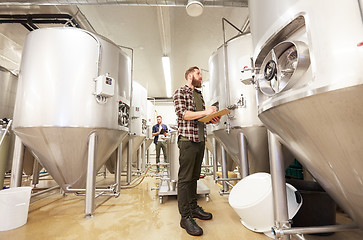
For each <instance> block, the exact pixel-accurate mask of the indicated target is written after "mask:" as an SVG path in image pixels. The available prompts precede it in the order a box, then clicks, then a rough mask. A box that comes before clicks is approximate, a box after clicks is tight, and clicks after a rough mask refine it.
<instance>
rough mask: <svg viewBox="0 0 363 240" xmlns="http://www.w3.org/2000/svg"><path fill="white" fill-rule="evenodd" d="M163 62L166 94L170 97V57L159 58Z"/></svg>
mask: <svg viewBox="0 0 363 240" xmlns="http://www.w3.org/2000/svg"><path fill="white" fill-rule="evenodd" d="M161 61H162V63H163V70H164V78H165V88H166V96H167V97H171V71H170V58H169V57H167V56H164V57H162V58H161Z"/></svg>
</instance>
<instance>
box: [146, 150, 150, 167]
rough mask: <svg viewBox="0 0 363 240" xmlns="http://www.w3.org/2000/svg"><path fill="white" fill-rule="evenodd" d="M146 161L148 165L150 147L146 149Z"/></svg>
mask: <svg viewBox="0 0 363 240" xmlns="http://www.w3.org/2000/svg"><path fill="white" fill-rule="evenodd" d="M146 163H147V165H149V163H150V149H149V148H148V149H147V150H146Z"/></svg>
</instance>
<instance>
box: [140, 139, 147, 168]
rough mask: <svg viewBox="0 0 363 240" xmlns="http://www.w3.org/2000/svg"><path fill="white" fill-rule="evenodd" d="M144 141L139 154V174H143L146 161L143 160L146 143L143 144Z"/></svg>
mask: <svg viewBox="0 0 363 240" xmlns="http://www.w3.org/2000/svg"><path fill="white" fill-rule="evenodd" d="M145 141H146V140H144V141H143V142H142V147H141V149H142V152H141V172H145V165H146V160H145V154H146V149H145V148H146V143H145Z"/></svg>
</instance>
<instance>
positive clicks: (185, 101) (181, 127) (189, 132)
mask: <svg viewBox="0 0 363 240" xmlns="http://www.w3.org/2000/svg"><path fill="white" fill-rule="evenodd" d="M195 90H196V91H197V92H198V93H200V96H201V98H202V102H203V110H204V109H205V107H204V100H203V96H202V93H201V92H200V91H199V90H198V89H195ZM173 98H174V107H175V113H176V115H177V117H178V133H179V135H181V136H183V137H185V138H187V139H189V140H190V141H192V142H200V140H199V136H198V124H197V122H198V120H197V119H195V120H189V121H187V120H184V115H185V112H186V111H192V112H195V111H196V107H195V102H194V98H193V89H191V88H190V87H188V85H185V86H184V87H181V88H179V89H177V90H176V91H175V92H174V96H173ZM206 132H207V130H206V127H205V124H204V139H206V136H205V133H206Z"/></svg>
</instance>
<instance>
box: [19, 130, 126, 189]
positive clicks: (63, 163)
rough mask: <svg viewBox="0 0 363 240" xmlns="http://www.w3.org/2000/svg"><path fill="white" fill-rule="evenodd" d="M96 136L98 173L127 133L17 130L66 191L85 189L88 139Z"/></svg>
mask: <svg viewBox="0 0 363 240" xmlns="http://www.w3.org/2000/svg"><path fill="white" fill-rule="evenodd" d="M92 132H96V133H97V149H96V152H97V154H96V169H97V170H99V169H100V168H101V167H102V165H103V164H104V163H105V161H106V160H107V159H108V157H109V156H110V155H111V153H112V152H113V151H114V150H115V149H116V148H117V146H118V145H119V143H120V142H121V140H122V138H123V137H124V136H125V135H126V133H127V132H126V131H118V130H116V131H115V130H113V129H95V128H73V127H64V128H60V127H29V128H17V129H16V130H15V133H16V135H18V136H19V137H20V138H21V140H22V141H23V143H24V145H25V146H27V147H29V148H30V149H32V150H33V151H34V153H35V154H36V155H37V156H38V158H39V161H40V162H41V163H42V165H43V166H44V168H45V169H46V170H47V171H48V172H49V173H50V174H51V176H52V177H53V178H54V180H55V181H56V182H57V183H58V184H59V185H60V186H61V187H62V188H63V189H64V190H66V188H67V187H70V188H85V183H86V175H87V167H86V166H87V150H88V147H87V146H88V137H89V135H90V134H91V133H92Z"/></svg>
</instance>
